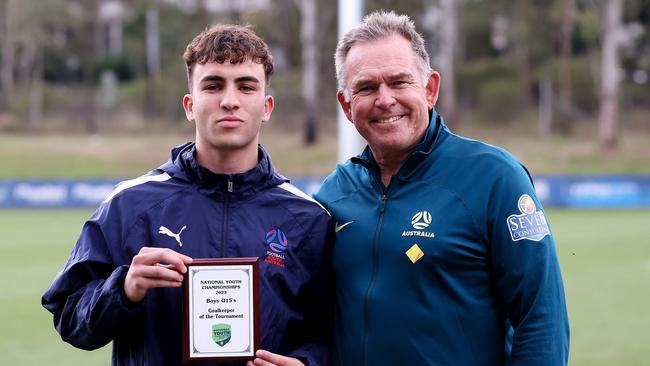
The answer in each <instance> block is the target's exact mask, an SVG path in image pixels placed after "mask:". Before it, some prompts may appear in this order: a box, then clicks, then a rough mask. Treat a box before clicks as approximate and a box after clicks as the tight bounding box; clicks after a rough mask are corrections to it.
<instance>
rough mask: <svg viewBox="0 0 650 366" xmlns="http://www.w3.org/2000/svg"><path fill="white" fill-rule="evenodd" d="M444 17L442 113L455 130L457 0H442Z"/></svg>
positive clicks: (442, 39)
mask: <svg viewBox="0 0 650 366" xmlns="http://www.w3.org/2000/svg"><path fill="white" fill-rule="evenodd" d="M440 8H441V10H442V14H443V15H442V17H443V19H444V20H445V21H443V22H442V29H441V42H440V43H441V44H440V71H441V73H442V84H441V88H442V89H441V99H442V113H443V115H444V116H445V121H446V122H447V125H449V127H450V128H451V129H452V130H454V129H457V128H458V125H459V121H458V105H457V102H456V100H457V99H456V82H455V77H454V62H455V58H456V57H455V56H456V44H457V40H458V37H457V36H456V35H457V34H458V6H457V4H456V0H440Z"/></svg>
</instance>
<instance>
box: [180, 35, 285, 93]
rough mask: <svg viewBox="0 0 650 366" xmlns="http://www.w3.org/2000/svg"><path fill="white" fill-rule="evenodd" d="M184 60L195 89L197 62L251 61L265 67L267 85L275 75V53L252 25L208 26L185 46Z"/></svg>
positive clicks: (190, 81) (190, 85)
mask: <svg viewBox="0 0 650 366" xmlns="http://www.w3.org/2000/svg"><path fill="white" fill-rule="evenodd" d="M183 60H184V61H185V66H186V69H187V83H188V85H189V89H190V92H191V91H192V71H193V70H194V65H196V64H197V63H198V64H206V63H209V62H217V63H220V64H222V63H224V62H230V63H231V64H238V63H242V62H246V61H248V60H250V61H252V62H255V63H258V64H261V65H262V66H263V67H264V76H265V77H266V83H267V85H268V83H269V81H270V77H271V74H273V56H272V55H271V51H269V47H268V46H267V44H266V43H265V42H264V41H263V40H262V39H261V38H260V37H259V36H258V35H257V34H255V32H254V31H253V29H252V28H251V27H250V26H241V25H233V24H217V25H214V26H212V27H209V28H206V29H205V30H204V31H203V32H201V33H200V34H199V35H198V36H196V37H195V38H194V39H193V40H192V42H190V43H189V44H188V45H187V48H185V53H184V54H183Z"/></svg>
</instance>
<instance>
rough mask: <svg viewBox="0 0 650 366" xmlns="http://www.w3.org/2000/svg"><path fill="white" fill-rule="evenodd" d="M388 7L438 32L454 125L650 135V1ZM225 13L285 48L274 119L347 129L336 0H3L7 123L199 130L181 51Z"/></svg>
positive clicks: (612, 141) (11, 127)
mask: <svg viewBox="0 0 650 366" xmlns="http://www.w3.org/2000/svg"><path fill="white" fill-rule="evenodd" d="M614 3H615V4H618V11H620V16H618V17H617V18H616V19H614V20H613V21H612V22H609V23H608V22H607V16H606V15H607V14H612V13H617V10H616V9H617V8H612V4H614ZM308 4H311V5H312V6H314V7H315V9H316V11H315V12H313V14H312V13H308V8H307V6H308ZM378 9H388V10H395V11H396V12H399V13H405V14H408V15H410V16H411V17H412V19H413V20H414V21H415V22H416V24H417V27H418V29H419V30H420V31H421V32H422V33H423V35H424V36H425V38H426V41H427V46H428V47H429V52H430V54H431V55H432V64H433V67H434V68H436V69H438V70H440V71H441V72H442V80H443V90H442V93H441V97H440V102H439V104H438V107H437V108H438V109H439V110H440V111H441V112H442V114H443V115H444V116H445V117H446V121H447V123H448V124H449V125H450V126H451V128H452V129H453V130H455V131H459V132H461V133H467V132H477V131H478V132H477V135H478V136H477V137H482V136H481V135H483V134H484V133H482V132H481V131H490V130H491V129H493V128H494V127H495V126H510V128H513V126H514V125H520V124H524V125H526V126H528V130H527V131H528V133H527V134H528V135H529V136H531V137H534V138H539V139H548V138H554V137H555V138H556V137H558V136H559V137H560V138H567V137H569V138H570V137H575V136H577V134H583V135H582V136H589V139H591V140H592V142H593V144H594V145H596V146H599V147H600V148H603V149H606V150H609V151H615V150H620V149H621V140H622V137H621V136H623V138H624V137H625V136H626V134H629V133H631V134H634V135H638V134H649V133H650V132H649V131H650V118H649V116H650V80H649V79H650V78H649V74H650V32H648V30H650V0H611V1H604V0H550V1H541V0H535V1H515V0H491V1H487V0H413V1H397V0H367V1H365V10H366V13H367V12H370V11H373V10H378ZM218 22H234V23H245V24H251V25H253V26H254V27H255V29H256V31H257V32H258V33H259V34H260V35H261V36H262V37H263V38H264V39H265V40H266V41H267V42H268V43H269V45H270V46H271V48H272V52H273V55H274V58H275V63H276V73H275V75H274V76H273V78H272V83H271V93H272V94H273V95H274V97H275V98H276V106H277V107H276V111H275V112H274V115H273V123H274V125H275V126H280V127H279V128H284V129H285V130H288V131H292V133H294V134H295V133H298V132H297V131H301V132H300V133H299V135H300V140H301V141H302V144H303V146H312V145H314V144H317V143H318V141H319V140H320V141H322V140H323V139H324V138H325V139H326V141H329V142H332V141H333V140H331V139H330V140H327V138H326V137H324V136H326V135H328V134H330V135H332V134H334V133H335V128H334V126H335V123H334V121H335V119H336V108H337V106H336V101H335V97H334V96H335V92H336V90H335V89H336V84H335V79H334V65H333V57H332V55H333V52H334V49H335V47H336V41H337V33H336V29H337V3H336V2H333V1H325V0H39V1H36V0H0V81H1V82H0V86H1V93H0V132H3V133H5V134H7V133H10V134H19V135H33V134H44V133H70V132H74V133H92V134H100V135H101V134H111V133H118V134H119V133H134V132H147V133H155V132H161V131H166V132H172V133H174V132H180V133H184V134H186V135H189V134H190V133H191V131H192V126H191V125H190V124H188V123H187V122H186V121H185V116H184V113H183V110H182V108H181V104H180V100H181V97H182V95H183V94H185V93H186V92H187V83H186V77H185V69H184V65H183V62H182V59H181V55H182V53H183V51H184V48H185V45H186V44H187V43H188V42H189V41H190V40H191V39H192V38H193V37H194V36H195V35H196V34H197V33H198V32H200V31H201V30H202V29H204V28H205V27H206V26H208V25H210V24H214V23H218ZM308 24H312V25H315V30H316V31H315V33H313V32H312V33H313V34H306V33H305V32H307V29H308V27H307V25H308ZM449 27H451V28H449ZM447 29H451V33H450V32H447V31H446V30H447ZM608 37H610V38H608ZM609 39H611V40H613V41H609ZM607 42H609V43H607ZM612 42H613V43H612ZM606 44H613V45H614V46H613V47H614V48H613V51H611V50H612V48H611V47H610V48H609V51H608V49H607V47H605V45H606ZM307 49H309V50H312V52H314V54H315V55H316V57H313V58H311V59H310V58H308V57H306V56H305V55H306V53H305V50H307ZM607 52H609V53H610V54H611V53H612V52H614V53H613V54H614V55H615V60H614V62H613V63H612V62H609V61H606V60H607V59H606V56H605V55H606V53H607ZM310 72H311V73H312V74H309V73H310ZM314 73H315V74H314ZM307 78H309V79H307ZM304 80H311V81H310V82H309V84H308V85H307V86H306V87H301V83H302V82H303V81H304ZM310 89H311V93H310V92H309V91H310ZM314 90H315V92H314ZM608 103H609V104H608ZM612 103H613V104H612ZM585 131H586V132H585ZM486 133H488V132H486ZM488 134H489V133H488ZM578 137H580V136H578ZM334 151H335V148H334V147H332V154H334ZM649 169H650V168H649Z"/></svg>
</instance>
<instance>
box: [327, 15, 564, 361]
mask: <svg viewBox="0 0 650 366" xmlns="http://www.w3.org/2000/svg"><path fill="white" fill-rule="evenodd" d="M336 72H337V78H338V86H339V92H338V94H337V97H338V101H339V103H340V105H341V107H342V108H343V111H344V112H345V114H346V116H347V118H348V119H349V120H350V121H351V122H352V123H353V124H354V126H355V127H356V129H357V131H358V132H359V133H360V134H361V136H363V137H364V138H365V139H366V140H367V141H368V147H367V148H366V149H365V150H364V151H363V153H362V154H361V155H359V156H357V157H353V158H352V159H350V160H349V161H348V162H346V163H345V164H342V165H339V166H337V168H336V170H335V171H334V172H333V173H332V174H331V175H330V176H329V177H328V178H327V179H326V180H325V182H324V183H323V185H322V187H321V188H320V190H319V191H318V192H317V193H316V195H315V197H316V198H317V200H319V201H320V202H321V203H322V204H323V205H324V206H326V208H327V209H328V210H329V212H330V213H331V214H332V215H333V217H334V218H335V219H336V220H337V223H336V227H335V231H336V243H335V249H334V257H333V266H334V271H335V285H336V301H337V309H336V318H335V337H334V349H333V355H332V358H333V363H334V364H335V365H375V366H376V365H400V364H403V365H472V366H476V365H504V364H506V363H508V364H512V365H554V366H557V365H564V364H566V363H567V359H568V348H569V325H568V318H567V313H566V304H565V297H564V289H563V285H562V278H561V274H560V268H559V265H558V260H557V256H556V252H555V247H554V243H553V237H552V235H551V232H550V230H549V226H548V223H547V221H546V217H545V215H544V212H543V211H542V207H541V204H540V202H539V200H538V199H537V197H536V195H535V190H534V188H533V184H532V180H531V178H530V176H529V174H528V172H527V171H526V169H525V168H524V166H523V165H522V164H521V163H520V162H519V161H517V160H516V159H515V158H514V157H513V156H512V155H510V154H509V153H508V152H506V151H504V150H502V149H499V148H496V147H493V146H490V145H487V144H484V143H481V142H478V141H474V140H470V139H467V138H463V137H460V136H457V135H455V134H453V133H451V132H450V131H449V129H448V128H447V127H446V126H445V124H444V122H443V120H442V117H441V116H440V115H438V114H437V113H436V112H435V110H434V106H435V104H436V101H437V99H438V90H439V86H440V75H439V74H438V73H437V72H435V71H432V70H431V68H430V66H429V56H428V54H427V52H426V50H425V47H424V41H423V39H422V37H421V36H420V35H419V34H418V33H417V32H416V30H415V27H414V25H413V22H412V21H410V19H409V18H408V17H406V16H400V15H396V14H395V13H392V12H391V13H384V12H380V13H373V14H371V15H369V16H367V17H366V18H365V19H364V21H363V23H362V24H361V25H359V26H357V27H356V28H354V29H352V30H351V31H349V32H348V33H347V34H346V35H345V36H344V37H343V38H342V39H341V41H340V42H339V44H338V47H337V50H336ZM510 324H511V325H510ZM510 330H514V332H513V333H512V339H511V341H512V343H511V347H508V346H506V345H507V344H508V345H510V342H508V341H507V338H508V336H507V334H508V332H509V331H510Z"/></svg>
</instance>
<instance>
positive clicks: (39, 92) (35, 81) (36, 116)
mask: <svg viewBox="0 0 650 366" xmlns="http://www.w3.org/2000/svg"><path fill="white" fill-rule="evenodd" d="M29 47H30V48H31V50H30V53H31V54H32V55H31V61H32V72H31V75H30V85H29V117H28V118H27V130H28V131H30V132H36V131H39V130H40V129H41V127H42V122H43V63H44V60H43V49H42V48H40V46H39V45H37V42H34V43H33V44H32V45H30V46H29Z"/></svg>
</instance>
